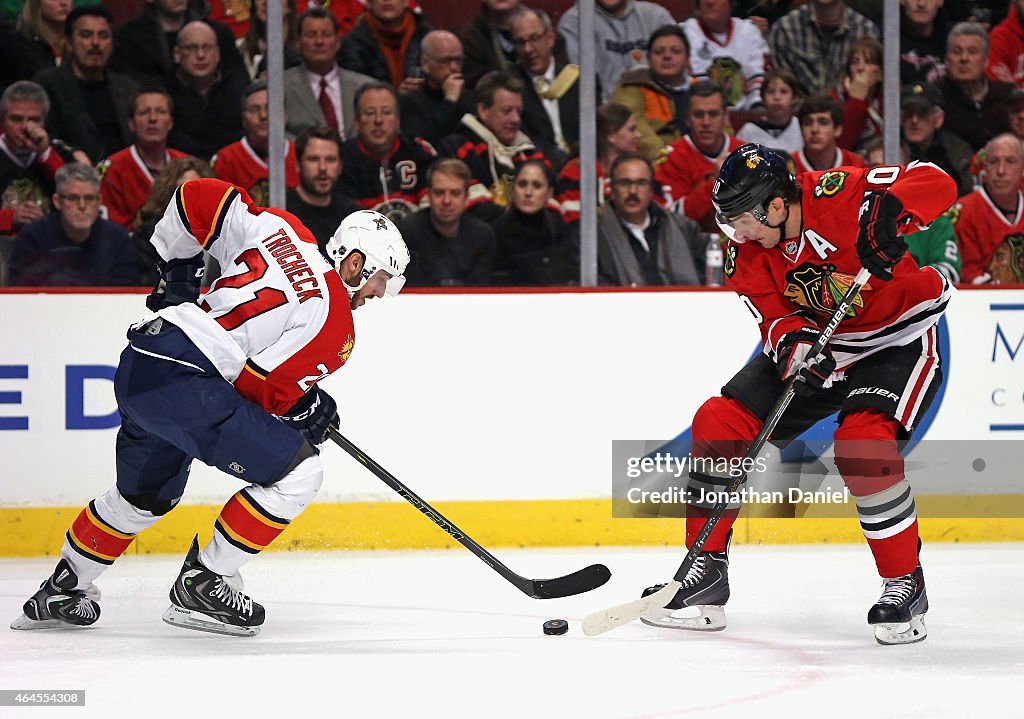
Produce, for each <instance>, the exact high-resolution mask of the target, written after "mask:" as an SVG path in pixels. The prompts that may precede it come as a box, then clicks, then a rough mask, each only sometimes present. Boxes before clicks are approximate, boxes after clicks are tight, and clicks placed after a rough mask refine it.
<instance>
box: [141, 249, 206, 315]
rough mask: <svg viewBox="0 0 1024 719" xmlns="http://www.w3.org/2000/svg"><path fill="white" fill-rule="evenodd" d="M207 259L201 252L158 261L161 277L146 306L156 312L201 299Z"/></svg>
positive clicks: (147, 299)
mask: <svg viewBox="0 0 1024 719" xmlns="http://www.w3.org/2000/svg"><path fill="white" fill-rule="evenodd" d="M205 267H206V261H205V258H204V257H203V253H202V252H200V253H199V254H198V255H195V256H194V257H189V258H187V259H184V260H168V261H167V262H163V261H160V262H158V263H157V269H158V270H159V271H160V277H159V279H157V281H156V285H155V286H154V287H153V291H152V292H150V293H149V297H147V298H146V307H148V308H149V309H151V310H153V311H154V312H156V311H157V310H162V309H163V308H164V307H174V306H175V305H182V304H185V303H187V302H195V301H196V300H198V299H199V286H200V285H201V284H202V282H203V271H204V269H205Z"/></svg>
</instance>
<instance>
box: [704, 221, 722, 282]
mask: <svg viewBox="0 0 1024 719" xmlns="http://www.w3.org/2000/svg"><path fill="white" fill-rule="evenodd" d="M707 238H708V246H707V249H706V250H705V253H704V267H705V270H706V272H707V286H708V287H721V286H722V285H724V284H725V254H724V253H723V252H722V242H721V240H720V239H719V237H718V235H717V234H716V233H714V232H711V233H708V235H707Z"/></svg>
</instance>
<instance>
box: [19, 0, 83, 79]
mask: <svg viewBox="0 0 1024 719" xmlns="http://www.w3.org/2000/svg"><path fill="white" fill-rule="evenodd" d="M70 12H71V0H25V4H24V5H22V6H21V12H20V13H18V25H17V29H18V34H19V36H20V37H19V40H20V42H19V46H20V47H19V51H18V55H19V58H18V60H19V61H20V63H21V68H20V70H19V77H20V79H26V80H27V79H31V78H32V77H34V76H35V74H36V73H37V72H39V71H41V70H46V69H49V68H51V67H56V66H57V65H60V62H61V52H62V51H63V46H64V21H65V20H67V17H68V13H70Z"/></svg>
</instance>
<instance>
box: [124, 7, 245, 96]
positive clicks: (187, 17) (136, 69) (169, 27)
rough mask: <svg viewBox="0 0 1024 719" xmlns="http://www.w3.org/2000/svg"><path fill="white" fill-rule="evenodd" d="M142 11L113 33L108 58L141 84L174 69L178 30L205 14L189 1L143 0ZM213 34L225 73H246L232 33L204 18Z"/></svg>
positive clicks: (161, 79)
mask: <svg viewBox="0 0 1024 719" xmlns="http://www.w3.org/2000/svg"><path fill="white" fill-rule="evenodd" d="M133 4H136V5H139V4H144V5H145V7H144V8H143V10H142V13H141V14H140V15H139V16H138V17H136V18H133V19H131V20H129V21H128V22H126V23H124V24H123V25H121V26H120V27H119V28H118V29H117V32H116V33H115V39H116V49H115V50H114V57H113V58H112V59H111V65H110V66H111V68H113V69H114V70H116V71H117V72H123V73H127V74H128V75H131V76H132V77H134V78H135V79H136V80H138V81H139V82H140V83H143V84H147V85H149V84H153V83H159V82H163V81H164V79H165V78H167V76H168V75H170V74H171V73H172V72H174V66H175V65H176V64H177V60H176V59H175V57H174V47H175V46H176V45H177V44H178V33H180V32H181V30H182V29H183V28H184V27H185V26H186V25H188V24H189V23H190V22H192V21H194V20H203V19H204V18H205V17H206V14H205V13H204V12H203V10H204V9H206V8H202V7H201V6H203V5H205V3H193V2H189V0H145V3H133ZM207 24H208V25H209V26H210V28H211V29H212V30H213V32H214V33H215V35H216V39H215V40H214V42H215V43H216V44H217V48H218V52H219V55H220V64H221V68H222V69H223V70H224V72H226V73H229V74H230V73H238V74H242V75H245V74H246V69H245V62H244V61H243V60H242V56H241V54H239V52H238V48H237V47H235V36H234V33H232V32H231V30H230V29H229V28H228V27H227V26H226V25H223V24H222V23H219V22H214V21H212V20H207Z"/></svg>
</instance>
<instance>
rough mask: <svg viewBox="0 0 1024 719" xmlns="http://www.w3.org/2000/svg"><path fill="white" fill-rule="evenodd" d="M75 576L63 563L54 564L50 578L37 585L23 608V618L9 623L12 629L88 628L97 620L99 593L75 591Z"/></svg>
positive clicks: (94, 590) (63, 561)
mask: <svg viewBox="0 0 1024 719" xmlns="http://www.w3.org/2000/svg"><path fill="white" fill-rule="evenodd" d="M77 584H78V575H76V574H75V571H74V570H73V569H72V568H71V565H70V564H68V561H67V560H66V559H61V560H60V561H59V562H57V568H56V569H54V570H53V574H52V575H51V576H50V577H48V578H47V579H46V581H44V582H43V583H42V584H40V585H39V591H38V592H36V593H35V594H33V595H32V596H31V597H30V598H29V600H28V601H27V602H25V605H24V607H22V612H23V613H22V615H21V616H20V617H18V618H17V619H15V620H14V621H13V622H11V629H57V628H67V627H87V626H89V625H91V624H94V623H95V622H96V620H97V619H99V618H100V605H99V604H97V602H96V600H97V599H99V592H98V591H97V590H96V589H95V588H94V587H91V585H90V589H75V588H74V587H75V585H77Z"/></svg>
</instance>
